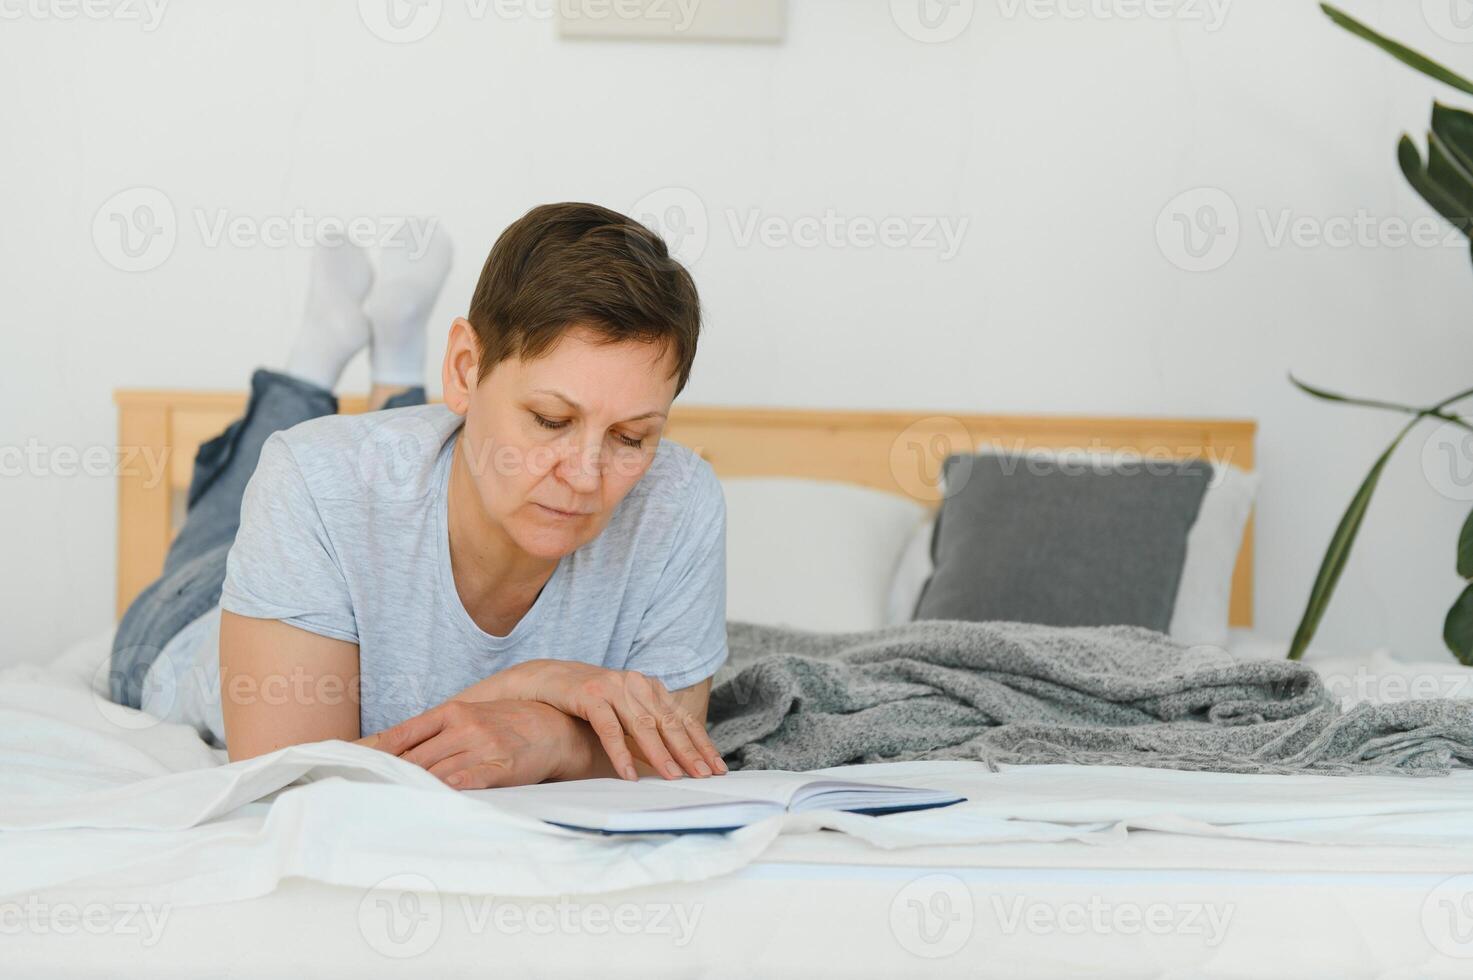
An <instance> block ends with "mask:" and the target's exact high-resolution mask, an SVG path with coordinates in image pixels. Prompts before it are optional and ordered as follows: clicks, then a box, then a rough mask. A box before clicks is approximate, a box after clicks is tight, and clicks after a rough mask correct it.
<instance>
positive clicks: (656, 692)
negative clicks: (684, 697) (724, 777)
mask: <svg viewBox="0 0 1473 980" xmlns="http://www.w3.org/2000/svg"><path fill="white" fill-rule="evenodd" d="M651 693H652V694H653V697H654V700H655V702H656V705H657V707H658V709H659V718H660V733H661V734H662V735H663V736H664V738H665V745H666V746H667V747H668V748H669V749H670V753H671V754H672V755H674V756H675V758H676V759H678V760H679V761H680V764H681V765H682V766H683V767H684V768H685V771H686V772H688V773H690V774H691V775H692V776H696V777H698V778H699V777H703V776H709V775H711V766H710V764H709V763H708V762H706V760H705V759H703V758H701V753H700V751H699V750H698V749H697V748H696V745H695V743H694V742H693V741H692V740H691V737H690V731H689V730H688V728H687V718H688V716H689V712H686V711H682V710H681V708H680V705H678V704H677V703H676V702H675V699H674V698H672V697H671V696H670V692H669V691H667V690H665V685H663V684H661V683H659V682H658V681H656V682H654V683H653V684H652V685H651Z"/></svg>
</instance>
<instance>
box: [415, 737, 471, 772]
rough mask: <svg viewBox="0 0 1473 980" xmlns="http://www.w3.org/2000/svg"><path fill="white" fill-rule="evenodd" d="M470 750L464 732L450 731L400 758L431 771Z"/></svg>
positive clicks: (425, 742)
mask: <svg viewBox="0 0 1473 980" xmlns="http://www.w3.org/2000/svg"><path fill="white" fill-rule="evenodd" d="M469 748H470V745H469V743H468V739H467V737H466V735H465V733H464V732H461V731H456V730H455V729H449V730H446V731H443V732H441V733H440V734H438V735H436V736H435V737H434V738H431V739H429V740H427V741H424V742H421V743H419V744H418V745H416V746H415V747H414V748H412V749H410V750H409V751H407V752H405V753H404V754H403V755H401V756H400V757H399V758H401V759H403V760H404V761H405V762H412V763H414V764H415V765H416V766H419V767H420V768H422V769H430V768H432V767H434V766H435V765H436V764H437V763H440V762H443V761H444V760H446V759H449V758H452V757H454V756H457V755H459V754H460V753H462V752H464V751H466V750H467V749H469Z"/></svg>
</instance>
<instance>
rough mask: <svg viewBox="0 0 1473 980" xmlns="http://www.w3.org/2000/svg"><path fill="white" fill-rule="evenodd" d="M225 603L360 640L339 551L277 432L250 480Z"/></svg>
mask: <svg viewBox="0 0 1473 980" xmlns="http://www.w3.org/2000/svg"><path fill="white" fill-rule="evenodd" d="M220 608H222V609H226V610H228V611H230V612H233V613H236V614H238V615H241V616H250V617H252V618H254V619H276V620H280V621H281V622H283V623H286V624H287V625H289V626H295V627H297V628H299V629H304V630H307V631H308V632H310V633H317V634H319V635H321V636H327V637H331V638H332V639H335V640H346V641H348V642H349V643H357V642H358V626H357V621H356V620H355V618H354V616H353V604H352V601H351V599H350V597H349V594H348V586H347V580H346V579H345V578H344V577H343V571H342V567H341V564H340V563H339V561H338V556H337V554H336V552H335V551H334V549H333V547H332V542H331V541H330V539H329V537H328V533H327V528H326V526H325V525H324V523H323V520H322V515H321V514H320V512H319V511H318V508H317V503H316V501H315V500H314V499H313V497H312V494H311V492H310V490H309V489H308V486H307V481H306V479H305V477H304V476H303V475H302V470H301V467H299V466H298V465H297V461H296V457H295V456H293V455H292V451H291V448H290V447H289V446H288V445H287V444H286V442H285V441H284V440H282V438H281V436H280V434H279V433H278V434H277V435H274V436H272V437H271V438H270V439H267V440H266V443H265V445H264V446H262V448H261V458H260V461H259V462H258V463H257V464H256V469H255V472H254V473H253V474H252V475H251V479H250V482H249V483H248V484H246V490H245V496H244V498H243V499H242V501H241V506H240V530H239V531H238V532H237V533H236V536H235V543H234V545H232V546H231V549H230V554H229V556H228V558H227V559H226V562H225V585H224V589H223V592H222V593H221V596H220Z"/></svg>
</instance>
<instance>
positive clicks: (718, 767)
mask: <svg viewBox="0 0 1473 980" xmlns="http://www.w3.org/2000/svg"><path fill="white" fill-rule="evenodd" d="M483 683H486V684H490V685H494V688H493V690H491V691H489V692H487V693H490V694H491V695H492V696H496V697H508V698H516V699H525V700H528V701H540V702H542V703H543V704H548V705H551V706H552V707H554V708H557V709H558V710H559V711H562V712H565V713H567V714H569V715H572V716H573V717H575V718H582V719H583V720H584V721H586V722H588V724H589V727H591V728H592V729H593V732H594V734H595V735H597V736H598V740H599V742H600V743H601V744H602V745H603V748H604V752H606V753H607V754H608V757H609V762H611V763H612V764H613V766H614V772H616V773H618V774H619V775H621V776H623V777H624V778H625V779H638V778H639V776H638V774H637V772H636V770H635V768H634V755H633V753H632V752H631V751H630V749H629V745H628V743H627V742H626V741H625V736H626V735H627V736H629V737H630V738H633V739H634V742H635V744H636V745H637V746H638V747H639V749H640V751H641V753H642V754H643V755H644V760H645V761H646V762H648V763H649V764H650V766H651V767H653V768H654V770H655V771H656V772H658V773H660V774H661V775H663V776H664V777H665V778H666V779H679V778H680V777H681V775H682V770H683V771H684V773H688V774H690V775H692V776H697V777H701V776H710V775H712V774H713V773H724V772H726V769H727V767H726V763H725V762H723V761H722V759H721V753H720V752H717V751H716V746H715V745H713V744H712V742H711V737H710V736H709V735H707V734H706V725H705V722H704V721H703V720H702V719H701V718H700V717H699V716H698V715H697V714H696V713H695V712H694V711H692V710H691V709H690V707H689V706H688V705H686V704H682V703H681V700H680V699H679V698H678V696H677V695H672V694H671V693H670V692H669V691H667V690H666V689H665V685H664V684H662V683H661V682H660V681H658V680H656V679H655V678H653V677H648V676H646V675H644V674H641V673H639V672H638V671H634V670H609V669H608V668H606V667H596V666H594V665H592V664H585V663H580V662H578V661H574V660H528V661H526V662H524V663H520V664H517V665H515V666H513V667H508V668H507V669H506V670H502V671H498V672H497V673H496V674H495V675H493V676H492V677H490V678H488V679H487V681H486V682H483ZM477 686H478V687H479V686H480V685H477ZM475 690H476V688H472V689H471V690H470V691H467V692H465V695H463V696H466V695H469V696H475V695H473V694H472V692H473V691H475ZM692 690H693V689H692Z"/></svg>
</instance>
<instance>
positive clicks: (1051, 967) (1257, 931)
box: [0, 650, 1473, 978]
mask: <svg viewBox="0 0 1473 980" xmlns="http://www.w3.org/2000/svg"><path fill="white" fill-rule="evenodd" d="M94 653H95V650H94ZM60 666H61V668H62V669H63V670H64V671H74V672H75V673H76V674H77V676H79V677H80V676H85V675H86V674H87V673H88V670H87V669H86V668H85V665H84V663H83V662H82V661H73V662H67V663H64V664H62V665H60ZM1444 666H1445V665H1438V666H1437V669H1436V670H1433V669H1431V668H1424V667H1419V666H1418V665H1405V664H1398V663H1392V662H1390V661H1389V660H1386V661H1375V660H1374V658H1370V659H1365V658H1363V659H1362V661H1361V662H1359V664H1355V663H1352V662H1350V661H1345V662H1341V663H1338V664H1330V663H1329V662H1328V661H1327V662H1326V667H1327V669H1329V668H1331V667H1333V669H1334V670H1338V671H1343V672H1344V673H1343V674H1342V675H1339V676H1344V677H1345V678H1347V679H1348V680H1350V681H1352V682H1357V683H1360V688H1359V689H1347V694H1346V697H1347V698H1348V699H1354V698H1361V699H1367V698H1376V697H1380V696H1384V695H1385V694H1386V691H1387V690H1388V689H1390V688H1396V687H1397V686H1398V685H1397V684H1389V687H1388V682H1386V681H1385V678H1386V677H1389V676H1403V675H1404V676H1403V679H1404V680H1407V679H1409V678H1417V677H1425V676H1427V675H1428V674H1429V673H1432V674H1437V675H1438V676H1439V677H1440V679H1439V680H1435V681H1430V682H1427V683H1435V684H1438V685H1442V686H1443V687H1447V686H1450V685H1453V684H1456V683H1458V682H1459V681H1460V679H1461V677H1462V675H1461V673H1460V671H1461V668H1447V669H1445V670H1444V669H1443V667H1444ZM1443 675H1445V676H1443ZM1445 693H1446V694H1448V695H1450V696H1456V693H1455V692H1452V691H1448V692H1445ZM905 765H912V766H916V767H917V768H911V769H905V768H904V766H905ZM853 768H856V769H864V768H867V767H853ZM885 771H886V772H887V773H888V775H887V778H891V779H892V780H895V781H906V780H913V781H916V782H917V783H924V784H927V785H940V786H941V787H942V788H953V786H954V787H965V789H966V793H967V795H969V797H970V798H971V800H972V803H973V806H972V807H971V808H970V809H969V810H967V811H965V812H966V814H968V815H969V817H968V819H972V820H974V821H986V820H990V819H994V818H996V819H1006V820H1009V821H1012V822H1013V823H1014V824H1016V825H1017V826H1020V827H1028V826H1031V825H1030V823H1029V821H1034V822H1036V823H1037V824H1038V825H1039V826H1045V825H1046V826H1068V827H1072V828H1076V829H1077V830H1078V833H1077V834H1076V835H1075V839H1072V840H1046V841H1040V840H1021V841H1017V840H1007V839H1005V837H999V838H996V839H991V840H988V841H987V842H963V843H955V842H952V843H935V844H928V843H925V841H924V837H925V834H926V833H929V834H931V835H932V837H934V838H937V839H947V837H948V834H947V833H943V832H941V830H944V829H946V827H947V825H945V824H943V823H938V822H937V821H939V820H940V819H941V818H940V817H937V816H935V814H942V813H944V812H945V811H935V812H934V813H933V815H932V816H930V817H924V818H923V815H922V814H914V815H903V814H902V815H896V816H893V817H883V818H873V819H875V820H879V821H894V822H892V823H888V824H877V825H875V826H884V827H886V828H888V832H887V833H885V834H873V835H871V836H870V839H865V838H864V837H861V836H859V835H856V834H853V833H847V832H838V831H835V830H832V829H819V828H817V827H804V826H803V825H802V823H801V822H794V823H793V824H792V825H791V826H790V827H788V828H785V830H784V832H782V833H779V834H777V835H776V836H774V837H773V838H772V839H771V840H770V842H768V843H767V844H766V845H765V847H764V848H763V849H762V850H761V852H760V853H759V854H758V855H757V856H756V857H755V859H753V860H750V861H748V862H747V863H745V864H744V865H742V866H741V867H738V868H736V869H735V870H732V871H730V872H728V873H724V874H718V875H715V876H712V877H707V878H703V879H702V880H679V878H678V875H677V876H676V878H674V879H673V880H664V881H659V882H657V883H651V884H646V885H641V886H638V887H627V888H617V889H614V890H610V891H593V892H591V893H590V892H588V891H587V890H585V889H583V888H580V887H577V882H570V881H569V880H568V879H566V878H564V879H558V880H557V881H556V882H555V884H556V887H549V888H547V889H543V890H541V891H540V892H539V893H538V894H511V893H510V890H508V889H506V888H501V889H497V888H491V887H486V888H480V887H474V885H475V883H476V879H477V875H476V874H475V873H474V868H472V869H471V873H470V874H467V875H461V876H459V877H458V878H457V881H456V885H455V887H444V888H441V887H439V886H437V884H436V883H435V882H434V881H433V880H431V877H430V876H429V875H427V874H425V871H426V870H427V868H426V866H425V864H424V863H423V862H421V861H419V860H418V859H417V856H416V848H415V846H414V842H413V841H412V840H403V841H402V842H401V847H400V850H399V851H398V852H397V856H396V852H394V851H393V850H390V851H389V852H388V854H387V863H383V864H380V865H379V866H378V871H376V872H375V874H374V876H373V877H374V880H372V881H364V882H360V883H357V884H355V885H351V886H349V885H344V884H332V883H327V882H325V881H323V880H309V879H307V878H303V877H289V878H287V879H285V880H282V881H281V882H280V883H279V884H276V886H275V887H274V888H273V889H272V890H270V891H269V892H267V893H265V894H260V895H256V896H254V897H249V898H245V899H241V900H236V901H229V902H224V903H209V904H192V903H191V902H189V901H170V900H169V899H167V898H163V899H161V898H159V897H158V896H160V895H168V894H171V893H174V894H184V893H185V892H184V891H181V890H180V889H179V888H177V887H174V888H172V889H170V888H161V886H163V885H165V884H169V885H175V886H177V885H178V883H171V882H162V881H159V880H156V877H151V875H156V874H157V872H156V871H153V872H151V871H150V870H149V869H148V868H147V867H139V868H137V869H133V870H130V869H129V868H127V867H126V865H125V866H124V867H123V868H122V873H121V874H120V875H117V876H114V877H113V879H112V880H110V881H106V882H103V883H101V884H99V883H95V882H94V883H92V884H89V885H87V886H86V887H79V886H75V885H66V884H62V885H49V886H46V887H37V888H32V889H29V890H28V891H26V892H25V893H24V894H9V895H7V896H6V897H4V898H0V932H3V933H4V937H3V943H4V970H3V972H4V974H5V975H6V976H17V977H20V976H26V977H29V976H96V975H98V974H99V973H105V974H109V975H129V974H132V973H139V974H142V973H145V972H146V973H147V974H148V975H149V976H153V977H169V976H181V977H182V976H188V977H201V976H262V975H294V976H295V975H313V976H327V977H336V976H353V977H355V978H358V977H364V976H375V975H379V974H388V973H391V972H392V973H394V974H395V975H399V976H404V975H424V976H435V977H446V976H471V975H475V976H484V975H486V974H487V973H491V972H495V973H498V974H510V975H516V976H522V975H526V976H564V975H571V974H577V975H586V974H589V973H593V972H597V974H599V975H605V976H614V977H618V976H633V975H639V976H641V977H648V976H650V975H652V974H653V975H692V976H694V975H700V976H743V977H747V976H752V975H758V976H797V975H803V976H814V975H819V976H823V975H845V976H885V977H894V976H962V975H965V976H970V977H994V976H996V977H1030V976H1069V975H1073V976H1085V975H1088V976H1122V977H1125V976H1203V977H1214V976H1222V977H1257V976H1264V977H1271V976H1326V977H1329V976H1334V977H1352V976H1383V977H1403V976H1404V977H1423V976H1449V977H1451V976H1469V975H1473V819H1470V817H1473V772H1459V773H1456V774H1454V775H1453V776H1451V777H1447V778H1442V779H1418V780H1412V779H1396V778H1390V777H1354V778H1348V777H1344V778H1342V777H1322V776H1293V777H1258V776H1227V775H1222V774H1211V773H1177V772H1168V771H1160V770H1130V769H1105V768H1097V769H1086V768H1083V767H1072V766H1046V767H1014V768H1010V769H1008V770H1006V771H1004V772H1001V773H987V772H985V771H982V769H981V767H976V766H972V765H970V764H966V763H943V764H903V765H902V767H901V768H890V769H888V770H885ZM292 792H296V791H292ZM257 806H259V807H261V808H262V809H263V810H264V809H265V804H257ZM373 819H374V815H372V814H370V813H363V814H362V817H361V820H362V821H363V822H365V823H367V822H371V821H372V820H373ZM865 819H870V818H865ZM923 819H924V820H925V821H928V822H924V823H923V822H922V820H923ZM951 819H953V820H955V819H956V818H955V817H953V818H951ZM907 820H909V821H910V823H907V822H906V821H907ZM352 822H353V818H352V817H351V816H350V817H348V818H346V819H345V820H342V821H340V823H339V824H338V826H339V827H340V828H341V831H342V834H343V836H345V837H351V836H352V833H353V832H354V830H355V828H354V827H353V826H351V824H352ZM242 826H243V827H246V828H248V830H247V831H245V832H244V833H243V834H242V837H243V838H244V839H243V840H242V841H241V842H240V843H242V844H243V845H244V844H250V843H252V840H251V836H252V835H253V834H254V835H258V836H260V837H261V839H263V840H266V841H267V843H270V840H271V839H269V838H266V837H265V836H264V835H265V834H266V830H265V828H264V825H260V826H258V825H256V824H249V823H245V822H243V823H242ZM979 826H980V823H979ZM938 828H940V829H938ZM953 829H954V825H953ZM489 830H490V826H489V824H488V832H489ZM76 833H78V832H77V831H54V832H47V833H46V834H45V835H44V836H38V837H36V838H35V841H36V844H37V846H46V847H65V846H67V845H66V842H67V841H68V840H77V839H78V838H68V837H67V836H65V835H68V834H76ZM950 836H951V837H952V838H955V837H956V836H957V835H956V834H951V835H950ZM282 839H283V840H288V839H289V838H282ZM256 842H257V843H259V840H258V841H256ZM282 846H287V845H282ZM467 849H468V850H469V842H468V844H467ZM380 857H383V855H380ZM337 860H338V861H342V862H351V860H352V855H351V853H350V854H348V856H347V857H343V856H341V855H340V856H339V857H338V858H337ZM154 867H155V868H157V867H158V865H155V866H154ZM253 870H254V871H259V868H256V869H253V868H251V867H246V866H239V867H237V866H232V865H231V864H230V862H229V861H227V860H224V859H219V860H214V861H213V862H212V863H211V864H210V865H209V866H200V867H198V870H197V875H198V877H199V878H200V879H208V878H211V877H212V876H213V877H216V878H224V879H227V880H233V879H236V878H239V879H244V878H248V877H249V876H250V875H251V874H252V873H253ZM335 870H337V871H340V870H344V869H342V868H338V869H331V868H329V869H326V870H325V871H314V872H313V874H314V875H318V876H319V877H327V878H331V877H333V876H334V871H335ZM499 870H500V869H495V868H491V867H484V868H483V871H484V873H483V875H482V877H484V878H485V879H486V880H487V881H491V880H493V879H496V880H501V876H499V875H498V874H497V872H498V871H499ZM604 870H606V869H601V868H598V867H595V866H590V867H589V868H588V874H589V876H590V877H593V876H596V875H598V874H600V873H602V872H603V871H604ZM552 871H553V869H548V873H549V880H552ZM0 875H3V869H0ZM0 880H3V878H0ZM186 884H187V883H186ZM467 886H470V887H467Z"/></svg>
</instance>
